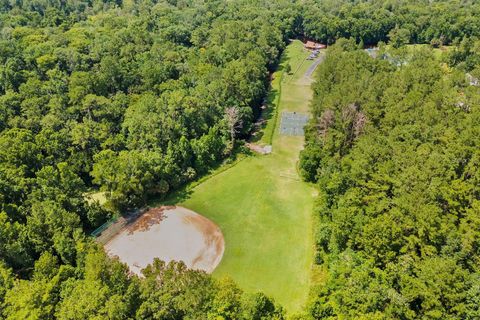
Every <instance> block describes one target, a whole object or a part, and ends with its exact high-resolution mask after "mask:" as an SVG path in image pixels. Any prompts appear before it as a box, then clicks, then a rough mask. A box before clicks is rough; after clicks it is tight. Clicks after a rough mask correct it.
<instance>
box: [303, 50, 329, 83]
mask: <svg viewBox="0 0 480 320" xmlns="http://www.w3.org/2000/svg"><path fill="white" fill-rule="evenodd" d="M324 59H325V54H323V53H320V56H319V57H318V58H317V60H315V62H314V63H313V64H312V65H311V66H310V68H308V69H307V71H306V72H305V77H309V78H310V77H312V74H313V72H314V71H315V69H316V68H317V66H318V65H319V64H320V63H321V62H322V61H323V60H324Z"/></svg>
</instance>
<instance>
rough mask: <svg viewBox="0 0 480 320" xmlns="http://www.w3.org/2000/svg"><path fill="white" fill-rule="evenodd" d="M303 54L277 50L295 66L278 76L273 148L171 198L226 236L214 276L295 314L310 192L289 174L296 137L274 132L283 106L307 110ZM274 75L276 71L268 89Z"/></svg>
mask: <svg viewBox="0 0 480 320" xmlns="http://www.w3.org/2000/svg"><path fill="white" fill-rule="evenodd" d="M306 56H308V53H307V52H306V51H305V50H304V49H303V46H302V44H301V42H299V41H294V42H293V43H292V44H290V45H289V46H288V48H287V50H286V51H285V53H284V59H283V60H282V61H283V62H282V64H283V65H284V64H285V63H287V62H288V63H290V65H291V68H292V73H293V72H295V71H297V69H298V71H297V72H296V73H295V74H294V75H284V77H283V81H282V86H283V87H282V94H281V97H280V110H279V114H278V117H277V125H276V130H275V133H274V136H273V153H272V154H270V155H266V156H261V155H255V156H249V157H247V158H246V159H244V160H242V161H240V162H239V163H238V164H236V165H235V166H233V167H232V168H230V169H228V170H226V171H224V172H222V173H220V174H217V175H215V176H213V177H212V178H210V179H208V180H206V181H205V182H204V183H202V184H200V185H198V186H197V187H195V188H193V189H192V190H190V192H191V193H190V194H189V195H188V196H187V199H186V200H184V201H183V202H181V203H178V204H179V205H182V206H185V207H187V208H189V209H192V210H194V211H196V212H198V213H200V214H202V215H204V216H205V217H207V218H209V219H211V220H213V221H214V222H215V223H216V224H217V225H218V226H219V227H220V229H221V230H222V232H223V234H224V236H225V242H226V248H225V254H224V257H223V260H222V262H221V263H220V265H219V267H218V268H217V269H216V270H215V272H214V273H213V274H214V276H216V277H224V276H229V277H231V278H233V279H234V280H235V281H236V282H237V283H238V284H239V285H240V287H241V288H242V289H244V290H246V291H248V292H257V291H262V292H264V293H266V294H267V295H269V296H271V297H273V298H274V299H275V300H276V301H277V302H279V303H281V304H282V305H283V306H284V307H285V308H286V309H287V311H288V313H289V314H291V313H294V312H296V311H299V310H300V309H301V307H302V306H303V305H304V304H305V302H306V299H307V295H308V290H309V283H310V271H311V266H312V260H313V237H312V218H311V215H312V208H313V193H314V190H313V188H312V187H311V186H309V185H308V184H306V183H304V182H302V181H301V180H300V178H299V177H298V174H297V171H296V164H297V161H298V155H299V151H300V150H301V149H302V147H303V137H283V136H279V134H278V128H279V126H280V124H279V122H280V118H281V112H282V111H285V110H289V111H299V112H300V111H301V112H306V111H307V110H308V103H309V99H310V97H311V90H310V84H309V83H308V82H309V81H306V79H304V77H303V75H304V73H305V71H306V69H307V68H308V66H309V65H311V63H312V61H308V60H305V58H306ZM279 69H280V70H281V69H282V68H279ZM280 76H281V71H279V72H277V74H276V75H275V77H276V79H277V81H275V82H274V83H273V89H274V90H275V89H278V88H275V87H276V86H278V85H279V83H280V81H278V80H279V79H280ZM277 91H278V90H277ZM270 125H272V124H269V126H270Z"/></svg>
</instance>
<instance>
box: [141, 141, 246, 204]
mask: <svg viewBox="0 0 480 320" xmlns="http://www.w3.org/2000/svg"><path fill="white" fill-rule="evenodd" d="M252 155H253V153H252V152H251V151H250V150H248V149H247V148H245V147H244V146H243V145H242V144H240V145H238V146H237V147H236V148H235V150H234V151H233V153H232V155H230V156H229V157H228V158H226V159H224V160H223V161H219V162H217V163H216V164H215V165H214V166H213V167H212V168H211V169H210V170H209V171H208V172H205V173H203V174H201V175H199V176H197V177H196V179H195V180H193V181H189V182H186V183H185V184H183V185H181V186H179V187H178V188H176V189H174V190H172V191H171V192H168V193H167V194H166V195H165V196H163V197H151V198H149V199H148V205H149V206H150V207H157V206H174V205H177V204H179V203H182V202H185V201H187V200H188V199H190V197H191V195H192V194H193V190H194V189H195V188H196V187H197V186H199V185H201V184H202V183H204V182H206V181H207V180H209V179H210V178H213V177H215V176H216V175H218V174H220V173H222V172H224V171H227V170H229V169H230V168H231V167H233V166H235V165H236V164H237V163H238V162H239V160H241V159H245V158H247V157H250V156H252ZM239 157H242V158H240V159H239ZM222 167H224V170H222Z"/></svg>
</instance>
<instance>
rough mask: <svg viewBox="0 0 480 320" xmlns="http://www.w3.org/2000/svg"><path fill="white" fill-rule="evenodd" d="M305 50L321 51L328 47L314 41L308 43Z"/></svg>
mask: <svg viewBox="0 0 480 320" xmlns="http://www.w3.org/2000/svg"><path fill="white" fill-rule="evenodd" d="M304 46H305V49H309V50H320V49H325V48H326V47H327V46H326V45H324V44H322V43H318V42H314V41H307V42H306V43H305V44H304Z"/></svg>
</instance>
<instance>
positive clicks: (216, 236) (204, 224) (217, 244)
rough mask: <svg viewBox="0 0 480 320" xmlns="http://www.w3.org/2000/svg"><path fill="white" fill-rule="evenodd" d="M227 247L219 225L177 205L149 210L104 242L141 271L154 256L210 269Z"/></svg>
mask: <svg viewBox="0 0 480 320" xmlns="http://www.w3.org/2000/svg"><path fill="white" fill-rule="evenodd" d="M224 249H225V241H224V238H223V235H222V232H221V231H220V229H219V228H218V226H217V225H215V224H214V223H213V222H212V221H210V220H208V219H207V218H205V217H203V216H201V215H199V214H197V213H195V212H193V211H191V210H188V209H186V208H183V207H178V206H169V207H159V208H153V209H150V210H148V211H147V212H145V213H144V214H143V215H141V216H140V217H139V218H138V219H136V220H135V221H133V222H132V223H129V224H128V225H127V226H126V227H125V228H124V229H123V230H122V231H120V232H119V233H118V234H117V235H115V237H113V238H112V240H110V241H109V242H108V243H107V244H105V250H106V251H107V252H108V254H109V255H110V256H118V258H119V259H120V261H122V262H125V263H126V264H127V265H128V266H129V268H130V270H131V271H132V272H134V273H136V274H138V275H140V274H141V273H140V271H141V270H142V269H143V268H145V267H146V266H147V265H148V264H150V263H152V262H153V259H154V258H159V259H160V260H163V261H165V262H167V263H168V262H170V261H172V260H175V261H183V262H184V263H185V264H186V265H187V267H189V268H191V269H198V270H204V271H206V272H208V273H211V272H213V270H214V269H215V267H217V265H218V264H219V263H220V261H221V260H222V256H223V252H224Z"/></svg>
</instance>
